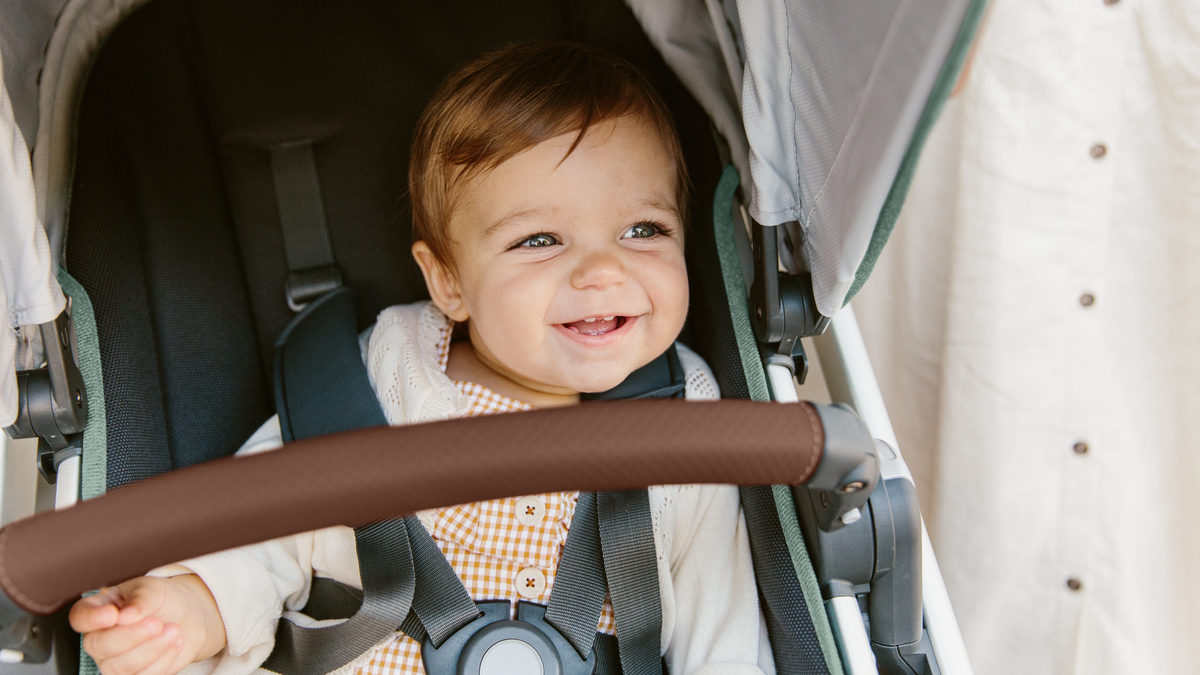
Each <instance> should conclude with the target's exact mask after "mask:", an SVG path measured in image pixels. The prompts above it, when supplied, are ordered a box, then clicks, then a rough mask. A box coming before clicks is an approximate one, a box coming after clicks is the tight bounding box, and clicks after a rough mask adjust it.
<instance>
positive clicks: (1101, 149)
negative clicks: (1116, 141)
mask: <svg viewBox="0 0 1200 675" xmlns="http://www.w3.org/2000/svg"><path fill="white" fill-rule="evenodd" d="M1088 152H1089V153H1090V154H1091V155H1092V159H1100V158H1101V157H1103V156H1105V155H1107V154H1108V148H1107V147H1106V146H1105V145H1104V144H1103V143H1097V144H1095V145H1093V146H1092V149H1091V150H1089V151H1088Z"/></svg>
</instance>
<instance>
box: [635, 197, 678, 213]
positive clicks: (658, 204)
mask: <svg viewBox="0 0 1200 675" xmlns="http://www.w3.org/2000/svg"><path fill="white" fill-rule="evenodd" d="M640 203H641V205H642V206H649V207H650V208H652V209H655V210H658V211H666V212H667V213H673V214H675V216H676V217H678V216H679V206H678V205H677V204H675V203H674V202H673V201H670V202H667V201H661V200H658V199H653V198H648V199H643V200H641V202H640Z"/></svg>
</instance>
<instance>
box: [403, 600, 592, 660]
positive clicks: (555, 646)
mask: <svg viewBox="0 0 1200 675" xmlns="http://www.w3.org/2000/svg"><path fill="white" fill-rule="evenodd" d="M475 604H476V605H477V606H478V607H479V611H480V615H479V618H478V619H475V620H474V621H472V622H470V623H468V624H466V625H465V626H463V627H462V628H459V629H458V631H456V632H455V633H454V634H453V635H451V636H450V637H448V638H446V641H445V642H443V643H442V646H441V647H434V646H433V642H432V641H431V640H430V639H429V637H428V636H426V637H425V639H424V640H422V641H421V659H422V660H423V661H424V663H425V672H426V673H428V675H506V674H508V673H520V674H521V675H592V673H593V672H594V671H595V668H596V650H595V649H592V650H591V651H589V652H588V654H587V658H583V657H581V656H580V655H579V653H578V652H577V651H575V648H574V647H572V646H571V643H570V642H568V641H567V638H565V637H564V636H563V635H562V634H561V633H559V632H558V631H557V630H555V628H554V627H553V626H551V625H550V624H549V623H547V622H546V607H545V606H544V605H539V604H536V603H532V602H518V603H517V618H516V619H511V618H509V616H510V612H511V605H510V604H509V602H508V601H507V600H489V601H485V602H477V603H475Z"/></svg>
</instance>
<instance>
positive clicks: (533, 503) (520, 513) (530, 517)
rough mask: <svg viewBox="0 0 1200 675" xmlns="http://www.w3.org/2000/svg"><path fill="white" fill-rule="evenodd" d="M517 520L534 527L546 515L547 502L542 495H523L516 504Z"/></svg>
mask: <svg viewBox="0 0 1200 675" xmlns="http://www.w3.org/2000/svg"><path fill="white" fill-rule="evenodd" d="M516 511H517V513H516V516H517V522H518V523H520V524H522V525H524V526H526V527H532V526H534V525H537V524H538V523H540V522H542V519H543V518H545V517H546V502H544V501H542V499H541V497H521V498H520V499H518V500H517V506H516Z"/></svg>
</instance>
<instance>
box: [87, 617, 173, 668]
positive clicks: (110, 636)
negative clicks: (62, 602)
mask: <svg viewBox="0 0 1200 675" xmlns="http://www.w3.org/2000/svg"><path fill="white" fill-rule="evenodd" d="M162 633H163V623H162V621H159V620H158V619H156V618H154V617H147V618H146V619H144V620H142V621H141V622H139V623H136V624H134V625H132V626H116V627H113V628H107V629H105V630H98V631H94V632H91V633H85V634H84V636H83V649H84V651H86V652H87V653H88V654H91V655H92V658H93V659H96V660H97V661H101V660H105V659H110V658H113V657H115V656H120V655H122V654H124V653H126V652H128V651H129V650H131V649H133V648H135V647H137V646H138V645H141V644H144V643H146V642H147V641H150V640H153V639H154V638H156V637H159V636H161V635H162Z"/></svg>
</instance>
